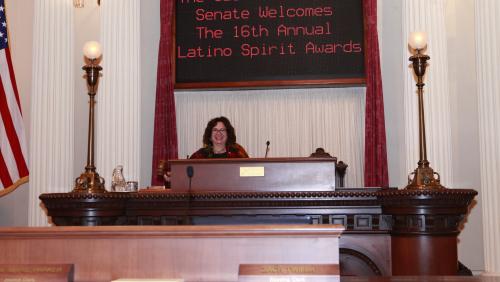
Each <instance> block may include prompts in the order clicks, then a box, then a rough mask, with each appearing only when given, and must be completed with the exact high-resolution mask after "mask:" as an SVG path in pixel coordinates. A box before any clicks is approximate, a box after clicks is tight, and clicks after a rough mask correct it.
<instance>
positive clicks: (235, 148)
mask: <svg viewBox="0 0 500 282" xmlns="http://www.w3.org/2000/svg"><path fill="white" fill-rule="evenodd" d="M212 158H248V154H247V152H246V151H245V149H243V147H242V146H241V145H239V144H238V143H236V134H235V133H234V128H233V126H232V125H231V122H230V121H229V120H228V119H227V118H226V117H217V118H214V119H212V120H210V121H209V122H208V124H207V127H206V128H205V133H204V134H203V148H201V149H199V150H198V151H196V152H194V153H193V154H192V155H191V157H190V159H212Z"/></svg>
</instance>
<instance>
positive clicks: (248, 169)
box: [240, 166, 265, 177]
mask: <svg viewBox="0 0 500 282" xmlns="http://www.w3.org/2000/svg"><path fill="white" fill-rule="evenodd" d="M264 175H265V174H264V167H263V166H242V167H240V177H256V176H264Z"/></svg>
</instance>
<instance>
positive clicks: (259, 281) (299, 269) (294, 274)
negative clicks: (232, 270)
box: [238, 264, 340, 282]
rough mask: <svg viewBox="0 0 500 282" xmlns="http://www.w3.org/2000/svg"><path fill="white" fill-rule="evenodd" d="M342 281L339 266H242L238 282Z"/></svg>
mask: <svg viewBox="0 0 500 282" xmlns="http://www.w3.org/2000/svg"><path fill="white" fill-rule="evenodd" d="M313 281H314V282H330V281H334V282H335V281H340V270H339V265H338V264H241V265H240V268H239V272H238V282H313Z"/></svg>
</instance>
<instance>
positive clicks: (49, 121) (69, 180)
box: [29, 0, 74, 226]
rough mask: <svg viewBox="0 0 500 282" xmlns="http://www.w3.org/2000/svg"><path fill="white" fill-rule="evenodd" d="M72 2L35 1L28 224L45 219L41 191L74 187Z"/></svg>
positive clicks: (57, 0) (53, 191) (59, 190)
mask: <svg viewBox="0 0 500 282" xmlns="http://www.w3.org/2000/svg"><path fill="white" fill-rule="evenodd" d="M72 3H73V2H72V1H68V0H44V1H35V8H34V30H33V47H34V48H33V85H32V87H33V89H32V94H31V95H32V96H31V138H30V182H29V184H30V197H29V225H30V226H43V225H47V215H46V214H45V212H44V211H43V210H42V209H41V207H40V200H39V199H38V196H39V195H40V194H42V193H55V192H69V191H71V189H72V187H73V181H74V179H73V158H74V152H73V151H74V149H73V148H74V144H73V141H74V138H73V132H74V129H73V127H74V122H73V121H74V117H73V112H74V110H73V109H74V70H73V69H74V68H73V65H74V64H73V63H74V60H73V49H74V48H73V32H74V29H73V9H74V8H73V4H72Z"/></svg>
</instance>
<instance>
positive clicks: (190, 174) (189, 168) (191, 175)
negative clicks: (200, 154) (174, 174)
mask: <svg viewBox="0 0 500 282" xmlns="http://www.w3.org/2000/svg"><path fill="white" fill-rule="evenodd" d="M186 173H187V176H188V177H189V179H191V178H192V177H193V175H194V169H193V167H192V166H188V167H186Z"/></svg>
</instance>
